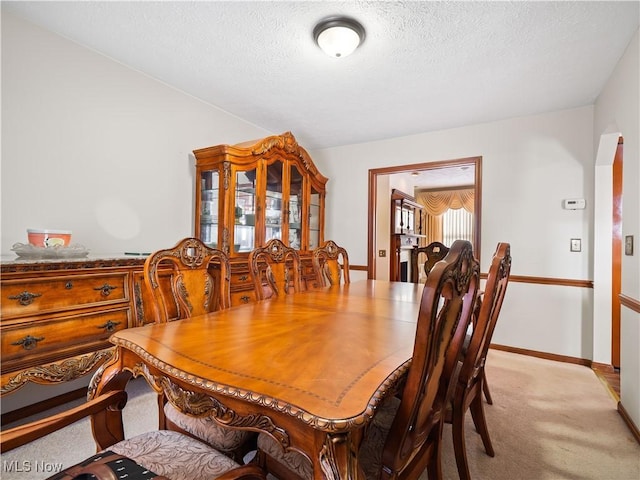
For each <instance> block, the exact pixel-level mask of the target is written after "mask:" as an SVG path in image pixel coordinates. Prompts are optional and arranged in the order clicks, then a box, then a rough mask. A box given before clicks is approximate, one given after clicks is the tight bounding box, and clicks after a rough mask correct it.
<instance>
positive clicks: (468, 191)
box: [416, 188, 474, 216]
mask: <svg viewBox="0 0 640 480" xmlns="http://www.w3.org/2000/svg"><path fill="white" fill-rule="evenodd" d="M416 200H417V201H418V203H420V204H422V205H424V207H425V210H426V212H427V213H428V214H429V215H433V216H437V215H442V214H443V213H444V212H446V211H447V210H448V209H450V208H451V209H452V210H458V209H460V208H464V209H465V210H466V211H467V212H469V213H473V210H474V190H473V188H465V189H461V190H441V191H438V192H419V193H417V195H416Z"/></svg>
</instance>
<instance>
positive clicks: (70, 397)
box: [1, 387, 87, 427]
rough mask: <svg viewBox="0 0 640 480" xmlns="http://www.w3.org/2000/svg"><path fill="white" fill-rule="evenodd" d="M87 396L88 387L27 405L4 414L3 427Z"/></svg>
mask: <svg viewBox="0 0 640 480" xmlns="http://www.w3.org/2000/svg"><path fill="white" fill-rule="evenodd" d="M86 396H87V387H82V388H78V389H76V390H71V391H70V392H66V393H63V394H61V395H57V396H55V397H52V398H47V399H46V400H42V401H40V402H37V403H34V404H31V405H27V406H25V407H22V408H18V409H16V410H11V411H10V412H7V413H3V414H2V420H1V423H2V426H3V427H4V426H5V425H7V424H9V423H13V422H17V421H19V420H22V419H25V418H27V417H30V416H32V415H36V414H38V413H41V412H44V411H46V410H49V409H51V408H54V407H58V406H60V405H64V404H65V403H68V402H72V401H74V400H78V399H79V398H82V397H86Z"/></svg>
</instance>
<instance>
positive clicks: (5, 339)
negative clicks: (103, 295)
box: [0, 305, 129, 371]
mask: <svg viewBox="0 0 640 480" xmlns="http://www.w3.org/2000/svg"><path fill="white" fill-rule="evenodd" d="M128 324H129V307H128V305H127V306H125V307H123V308H120V309H116V310H107V311H103V312H99V313H88V314H84V315H74V316H72V317H62V318H56V319H44V320H38V321H33V322H24V323H17V324H15V325H11V326H2V327H1V328H0V331H1V336H2V343H1V346H2V370H3V371H5V370H6V368H7V367H9V366H10V364H11V362H12V360H16V359H20V360H21V361H22V362H25V360H26V357H28V358H29V362H28V363H33V362H35V363H40V362H42V361H48V359H49V357H50V356H51V355H52V354H56V353H60V352H65V355H69V354H72V353H83V352H86V351H90V350H92V349H95V346H96V345H98V344H103V343H105V342H107V341H108V339H109V337H110V336H111V334H112V333H114V332H116V331H118V330H123V329H125V328H127V327H128ZM92 346H93V348H92ZM36 359H37V361H36Z"/></svg>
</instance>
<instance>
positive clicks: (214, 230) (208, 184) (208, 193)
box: [200, 170, 220, 248]
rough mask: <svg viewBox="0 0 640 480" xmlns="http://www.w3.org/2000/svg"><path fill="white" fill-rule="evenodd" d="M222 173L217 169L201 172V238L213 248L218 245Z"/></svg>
mask: <svg viewBox="0 0 640 480" xmlns="http://www.w3.org/2000/svg"><path fill="white" fill-rule="evenodd" d="M219 195H220V175H219V174H218V171H217V170H209V171H205V172H202V173H201V174H200V240H202V242H203V243H205V244H206V245H207V246H209V247H212V248H217V247H218V214H219V211H218V207H219V201H220V196H219Z"/></svg>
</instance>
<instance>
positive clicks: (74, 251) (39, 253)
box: [11, 243, 89, 259]
mask: <svg viewBox="0 0 640 480" xmlns="http://www.w3.org/2000/svg"><path fill="white" fill-rule="evenodd" d="M11 250H12V251H13V252H15V253H16V255H18V256H19V257H21V258H32V259H38V258H82V257H86V256H87V255H88V254H89V250H87V248H86V247H85V246H83V245H78V244H72V245H69V246H67V247H63V246H60V245H58V246H55V247H36V246H35V245H31V244H30V243H14V244H13V248H11Z"/></svg>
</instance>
